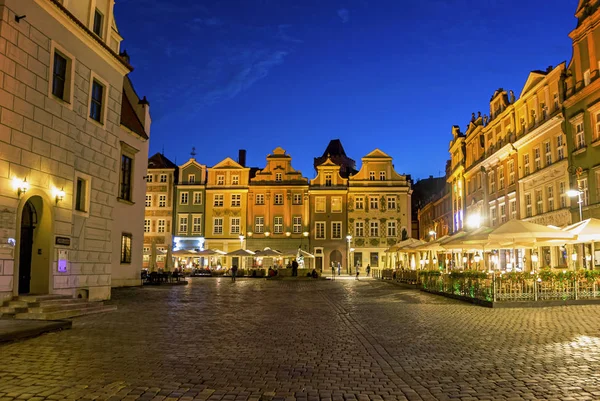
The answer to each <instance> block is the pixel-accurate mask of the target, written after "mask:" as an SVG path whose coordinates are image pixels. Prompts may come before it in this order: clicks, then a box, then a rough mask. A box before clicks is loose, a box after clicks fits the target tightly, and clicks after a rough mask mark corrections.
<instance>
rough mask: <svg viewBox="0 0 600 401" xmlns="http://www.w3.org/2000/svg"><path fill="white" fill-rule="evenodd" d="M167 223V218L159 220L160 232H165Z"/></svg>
mask: <svg viewBox="0 0 600 401" xmlns="http://www.w3.org/2000/svg"><path fill="white" fill-rule="evenodd" d="M165 223H166V222H165V220H162V219H161V220H158V232H159V233H164V232H165V227H166V225H165Z"/></svg>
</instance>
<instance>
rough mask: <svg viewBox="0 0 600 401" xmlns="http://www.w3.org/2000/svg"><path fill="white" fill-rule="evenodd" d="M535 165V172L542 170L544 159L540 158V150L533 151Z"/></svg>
mask: <svg viewBox="0 0 600 401" xmlns="http://www.w3.org/2000/svg"><path fill="white" fill-rule="evenodd" d="M533 164H534V167H535V171H538V170H539V169H541V168H542V159H541V156H540V148H535V149H533Z"/></svg>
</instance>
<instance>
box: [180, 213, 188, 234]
mask: <svg viewBox="0 0 600 401" xmlns="http://www.w3.org/2000/svg"><path fill="white" fill-rule="evenodd" d="M187 230H188V218H187V216H179V233H180V234H187Z"/></svg>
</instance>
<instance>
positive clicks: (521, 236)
mask: <svg viewBox="0 0 600 401" xmlns="http://www.w3.org/2000/svg"><path fill="white" fill-rule="evenodd" d="M573 239H576V235H575V234H573V233H570V232H567V231H563V230H561V229H559V228H556V227H548V226H543V225H541V224H535V223H530V222H528V221H522V220H510V221H508V222H506V223H504V224H502V225H501V226H500V227H498V228H496V229H495V230H494V231H492V232H491V233H490V234H489V240H490V243H488V245H486V247H487V248H490V247H497V248H504V249H510V248H517V247H518V248H531V247H536V246H539V245H540V243H545V242H549V241H552V240H565V241H568V240H573Z"/></svg>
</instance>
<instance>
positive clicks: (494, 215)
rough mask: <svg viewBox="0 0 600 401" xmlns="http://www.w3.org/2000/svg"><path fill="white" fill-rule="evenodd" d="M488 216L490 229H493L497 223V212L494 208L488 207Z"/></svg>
mask: <svg viewBox="0 0 600 401" xmlns="http://www.w3.org/2000/svg"><path fill="white" fill-rule="evenodd" d="M490 216H491V221H492V227H495V226H496V224H497V221H498V211H497V210H496V206H492V207H490Z"/></svg>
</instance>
